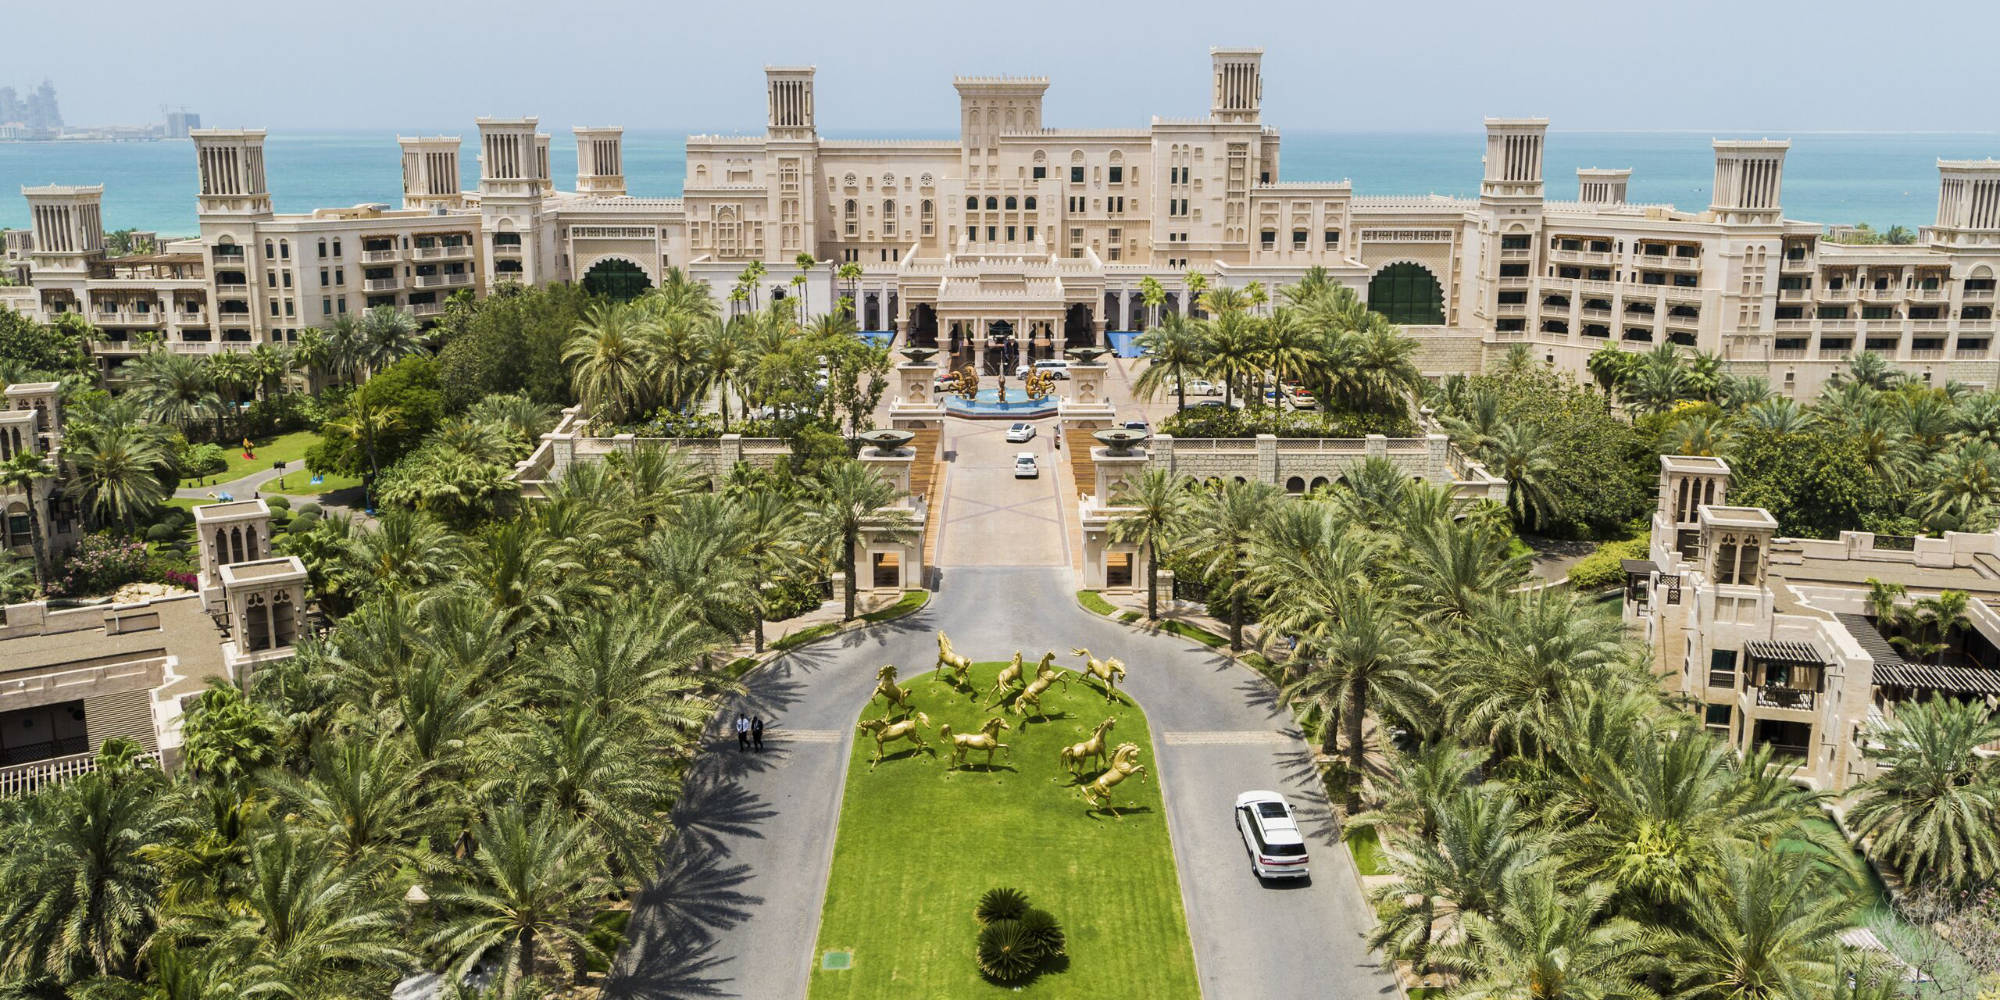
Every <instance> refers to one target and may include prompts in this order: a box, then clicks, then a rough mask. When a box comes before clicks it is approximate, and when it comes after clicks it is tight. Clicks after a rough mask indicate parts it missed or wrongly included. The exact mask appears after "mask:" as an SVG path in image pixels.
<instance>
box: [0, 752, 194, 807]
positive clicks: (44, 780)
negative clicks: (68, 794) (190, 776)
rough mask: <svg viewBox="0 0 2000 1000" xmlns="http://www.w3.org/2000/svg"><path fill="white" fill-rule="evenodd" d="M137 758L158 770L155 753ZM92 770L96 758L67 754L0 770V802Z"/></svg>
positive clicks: (157, 753) (95, 755)
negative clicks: (148, 762)
mask: <svg viewBox="0 0 2000 1000" xmlns="http://www.w3.org/2000/svg"><path fill="white" fill-rule="evenodd" d="M86 742H87V741H86ZM139 756H140V757H141V758H143V759H145V760H149V761H151V762H152V763H153V766H154V767H158V766H159V764H160V754H159V751H157V750H154V751H149V752H147V753H142V754H140V755H139ZM95 770H97V754H95V753H76V754H69V755H66V756H62V757H50V758H48V759H46V760H31V761H28V762H27V763H25V764H14V765H11V766H9V767H0V798H12V797H14V796H17V795H29V794H32V793H34V792H37V791H40V790H41V789H43V788H47V787H49V786H50V785H57V784H61V783H62V782H65V781H68V780H69V779H71V778H74V777H77V776H78V775H83V774H89V773H90V772H92V771H95Z"/></svg>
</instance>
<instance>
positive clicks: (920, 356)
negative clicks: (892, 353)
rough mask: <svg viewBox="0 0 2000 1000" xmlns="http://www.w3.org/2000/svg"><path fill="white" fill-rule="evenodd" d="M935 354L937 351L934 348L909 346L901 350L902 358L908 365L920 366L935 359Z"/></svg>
mask: <svg viewBox="0 0 2000 1000" xmlns="http://www.w3.org/2000/svg"><path fill="white" fill-rule="evenodd" d="M937 352H938V349H937V348H935V347H916V346H910V347H905V348H903V357H904V359H905V360H907V361H909V363H910V364H913V365H920V364H923V363H924V362H926V361H929V360H930V359H932V358H934V357H937Z"/></svg>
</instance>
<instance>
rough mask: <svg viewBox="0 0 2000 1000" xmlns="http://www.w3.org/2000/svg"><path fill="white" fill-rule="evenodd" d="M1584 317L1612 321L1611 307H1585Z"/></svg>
mask: <svg viewBox="0 0 2000 1000" xmlns="http://www.w3.org/2000/svg"><path fill="white" fill-rule="evenodd" d="M1583 318H1584V319H1593V320H1599V321H1601V322H1607V323H1608V322H1610V321H1611V310H1609V309H1585V310H1584V311H1583Z"/></svg>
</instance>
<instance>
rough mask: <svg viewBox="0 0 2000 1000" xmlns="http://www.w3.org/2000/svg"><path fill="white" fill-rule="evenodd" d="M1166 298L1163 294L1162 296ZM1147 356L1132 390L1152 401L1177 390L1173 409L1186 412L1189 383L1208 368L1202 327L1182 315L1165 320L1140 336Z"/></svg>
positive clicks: (1175, 314) (1170, 316)
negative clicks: (1166, 392)
mask: <svg viewBox="0 0 2000 1000" xmlns="http://www.w3.org/2000/svg"><path fill="white" fill-rule="evenodd" d="M1163 294H1164V293H1163ZM1139 346H1140V347H1141V348H1142V349H1143V350H1144V351H1145V352H1146V368H1145V370H1144V371H1142V372H1140V373H1139V381H1138V382H1137V383H1136V384H1135V385H1134V386H1133V387H1132V388H1133V391H1134V392H1136V393H1137V394H1138V395H1139V397H1140V398H1141V399H1148V400H1150V399H1153V398H1155V397H1157V396H1158V395H1159V394H1160V393H1161V392H1162V391H1163V390H1165V389H1166V388H1167V387H1168V386H1172V387H1173V390H1174V409H1175V410H1176V411H1179V410H1185V409H1187V380H1188V377H1189V376H1191V375H1197V374H1200V373H1201V372H1202V371H1203V370H1204V369H1205V367H1206V365H1207V359H1208V350H1207V344H1206V342H1205V338H1204V337H1203V336H1202V331H1201V328H1200V326H1199V324H1197V323H1194V322H1192V321H1190V320H1189V319H1188V318H1187V317H1185V316H1182V315H1181V314H1180V313H1168V314H1167V316H1166V318H1165V319H1164V320H1162V321H1160V322H1159V323H1157V324H1154V325H1153V326H1151V327H1148V328H1147V330H1146V332H1145V333H1142V334H1140V335H1139Z"/></svg>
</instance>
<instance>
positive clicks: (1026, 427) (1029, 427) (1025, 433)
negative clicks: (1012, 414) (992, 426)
mask: <svg viewBox="0 0 2000 1000" xmlns="http://www.w3.org/2000/svg"><path fill="white" fill-rule="evenodd" d="M1034 437H1035V425H1034V424H1015V425H1014V426H1012V427H1009V428H1007V443H1008V444H1021V443H1023V442H1026V441H1032V440H1034Z"/></svg>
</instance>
